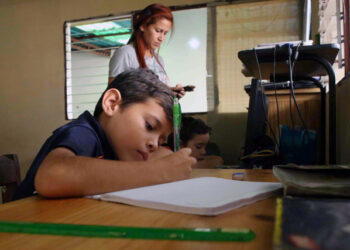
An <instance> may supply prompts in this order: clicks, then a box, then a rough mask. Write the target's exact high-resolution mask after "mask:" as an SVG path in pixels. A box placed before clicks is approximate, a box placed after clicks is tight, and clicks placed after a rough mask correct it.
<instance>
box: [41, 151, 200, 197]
mask: <svg viewBox="0 0 350 250" xmlns="http://www.w3.org/2000/svg"><path fill="white" fill-rule="evenodd" d="M190 154H191V150H190V149H184V150H180V151H179V152H176V153H173V154H171V155H169V156H165V157H163V158H161V159H157V160H154V161H145V162H141V161H137V162H136V161H134V162H131V161H129V162H128V161H114V160H103V159H95V158H91V157H85V156H77V155H75V154H74V153H73V152H72V151H71V150H69V149H67V148H56V149H54V150H53V151H51V152H50V153H49V154H48V155H47V156H46V158H45V159H44V161H43V162H42V163H41V165H40V167H39V169H38V172H37V174H36V176H35V188H36V190H37V192H38V193H39V194H40V195H42V196H45V197H70V196H84V195H93V194H100V193H106V192H111V191H117V190H123V189H129V188H135V187H141V186H147V185H154V184H159V183H164V182H170V181H176V180H181V179H186V178H189V177H190V173H191V170H192V166H193V165H194V164H195V163H196V160H195V159H194V158H193V157H190Z"/></svg>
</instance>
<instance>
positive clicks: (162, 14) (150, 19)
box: [128, 4, 174, 68]
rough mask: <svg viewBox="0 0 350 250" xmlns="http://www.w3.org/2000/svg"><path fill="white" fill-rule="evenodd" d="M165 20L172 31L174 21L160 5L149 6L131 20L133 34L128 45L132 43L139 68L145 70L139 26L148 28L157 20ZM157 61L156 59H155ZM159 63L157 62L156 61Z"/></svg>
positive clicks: (142, 38) (144, 45) (143, 45)
mask: <svg viewBox="0 0 350 250" xmlns="http://www.w3.org/2000/svg"><path fill="white" fill-rule="evenodd" d="M162 18H165V19H167V20H168V21H170V22H171V29H172V30H173V29H174V20H173V14H172V13H171V10H170V9H169V8H168V7H166V6H164V5H161V4H151V5H149V6H147V7H146V8H144V9H143V10H142V11H140V12H138V13H135V14H134V15H133V18H132V26H133V33H132V35H131V38H130V40H129V42H128V44H130V43H133V44H134V47H135V50H136V56H137V60H138V62H139V64H140V68H147V66H146V62H145V51H146V48H147V44H146V41H145V39H144V37H143V34H142V31H141V29H140V27H141V25H144V26H148V25H151V24H154V23H155V22H156V21H158V20H159V19H162ZM156 59H157V61H158V58H157V57H156ZM158 63H159V61H158Z"/></svg>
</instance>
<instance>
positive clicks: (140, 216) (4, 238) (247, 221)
mask: <svg viewBox="0 0 350 250" xmlns="http://www.w3.org/2000/svg"><path fill="white" fill-rule="evenodd" d="M234 172H246V180H250V181H277V179H276V178H275V177H274V176H273V174H272V172H271V170H233V169H218V170H214V169H210V170H205V169H197V170H193V173H192V176H193V177H199V176H216V177H222V178H227V179H231V177H232V173H234ZM274 217H275V197H273V198H269V199H266V200H262V201H259V202H256V203H254V204H252V205H249V206H245V207H241V208H238V209H235V210H232V211H230V212H227V213H224V214H221V215H218V216H199V215H189V214H181V213H174V212H168V211H161V210H154V209H147V208H140V207H133V206H129V205H123V204H117V203H110V202H104V201H98V200H93V199H88V198H71V199H53V200H48V199H43V198H41V197H38V196H36V197H31V198H26V199H22V200H18V201H14V202H9V203H6V204H3V205H0V220H8V221H9V220H11V221H31V222H51V223H69V224H95V225H114V226H139V227H175V228H196V227H200V228H203V227H214V228H215V227H220V228H250V229H252V230H253V231H254V232H255V233H256V238H255V239H254V240H253V241H251V242H247V243H240V242H197V241H169V240H129V239H110V238H86V237H68V236H50V235H33V234H18V233H0V248H1V249H50V250H53V249H152V250H153V249H167V250H168V249H181V250H182V249H195V250H202V249H211V250H212V249H220V250H222V249H271V248H272V234H273V225H274Z"/></svg>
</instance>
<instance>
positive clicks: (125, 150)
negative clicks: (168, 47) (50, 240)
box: [15, 69, 196, 199]
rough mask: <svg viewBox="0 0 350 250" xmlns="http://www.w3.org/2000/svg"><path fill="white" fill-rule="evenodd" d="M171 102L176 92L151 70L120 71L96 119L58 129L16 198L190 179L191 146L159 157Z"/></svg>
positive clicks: (69, 194)
mask: <svg viewBox="0 0 350 250" xmlns="http://www.w3.org/2000/svg"><path fill="white" fill-rule="evenodd" d="M172 104H173V95H172V91H171V90H170V89H169V87H167V86H166V85H165V84H163V83H162V82H160V81H159V79H158V77H157V76H156V75H155V74H154V73H153V72H152V71H151V70H148V69H137V70H132V71H127V72H124V73H122V74H120V75H118V76H117V77H116V79H115V80H114V81H113V82H112V83H111V84H110V85H109V86H108V87H107V89H106V90H105V92H104V93H103V94H102V96H101V98H100V100H99V101H98V103H97V104H96V108H95V112H94V117H93V116H91V115H90V113H89V112H87V111H86V112H85V113H83V114H82V115H81V116H80V117H79V118H78V119H77V120H76V121H73V122H71V123H68V124H66V125H64V126H62V127H60V128H59V129H57V130H55V131H54V133H53V135H52V136H51V137H50V138H49V139H48V140H47V141H46V142H45V144H44V145H43V147H42V148H41V150H40V152H39V153H38V155H37V157H36V158H35V159H34V162H33V164H32V166H31V167H30V169H29V171H28V173H27V176H26V178H25V180H24V181H23V182H22V183H21V185H20V187H19V188H18V190H17V193H16V195H15V199H19V198H24V197H28V196H31V195H33V192H35V191H36V192H37V193H38V194H40V195H42V196H44V197H72V196H85V195H93V194H99V193H105V192H111V191H116V190H122V189H128V188H135V187H140V186H146V185H153V184H159V183H164V182H170V181H176V180H181V179H185V178H189V177H190V173H191V169H192V168H191V167H192V165H194V164H195V163H196V160H195V159H194V158H193V157H190V154H191V150H190V149H185V150H181V151H179V152H176V153H174V154H170V155H167V156H164V157H161V158H157V157H156V156H157V154H158V152H157V150H158V145H159V144H160V143H162V142H164V141H165V140H166V138H167V136H168V135H169V133H170V132H171V130H172ZM163 155H164V154H163ZM150 157H152V160H149V159H150Z"/></svg>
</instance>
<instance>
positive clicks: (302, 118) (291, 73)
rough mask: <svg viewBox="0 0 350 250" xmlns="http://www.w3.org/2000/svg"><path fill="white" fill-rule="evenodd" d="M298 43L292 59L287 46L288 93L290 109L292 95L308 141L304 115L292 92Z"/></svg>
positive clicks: (290, 49) (289, 48)
mask: <svg viewBox="0 0 350 250" xmlns="http://www.w3.org/2000/svg"><path fill="white" fill-rule="evenodd" d="M300 44H301V43H299V44H298V46H297V47H296V49H295V52H294V58H293V60H292V48H291V47H290V46H289V47H288V64H289V78H290V93H291V95H290V109H291V107H292V103H291V98H292V97H293V100H294V104H295V107H296V109H297V111H298V115H299V118H300V121H301V123H302V125H303V127H304V129H305V131H306V136H307V138H308V140H309V141H310V135H309V131H308V128H307V126H306V122H305V120H304V117H303V116H302V114H301V111H300V108H299V105H298V102H297V100H296V98H295V94H294V82H293V69H294V65H295V62H296V60H297V58H298V50H299V47H300ZM291 112H292V110H291ZM292 116H293V114H292V113H291V117H292ZM293 127H294V124H293Z"/></svg>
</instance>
